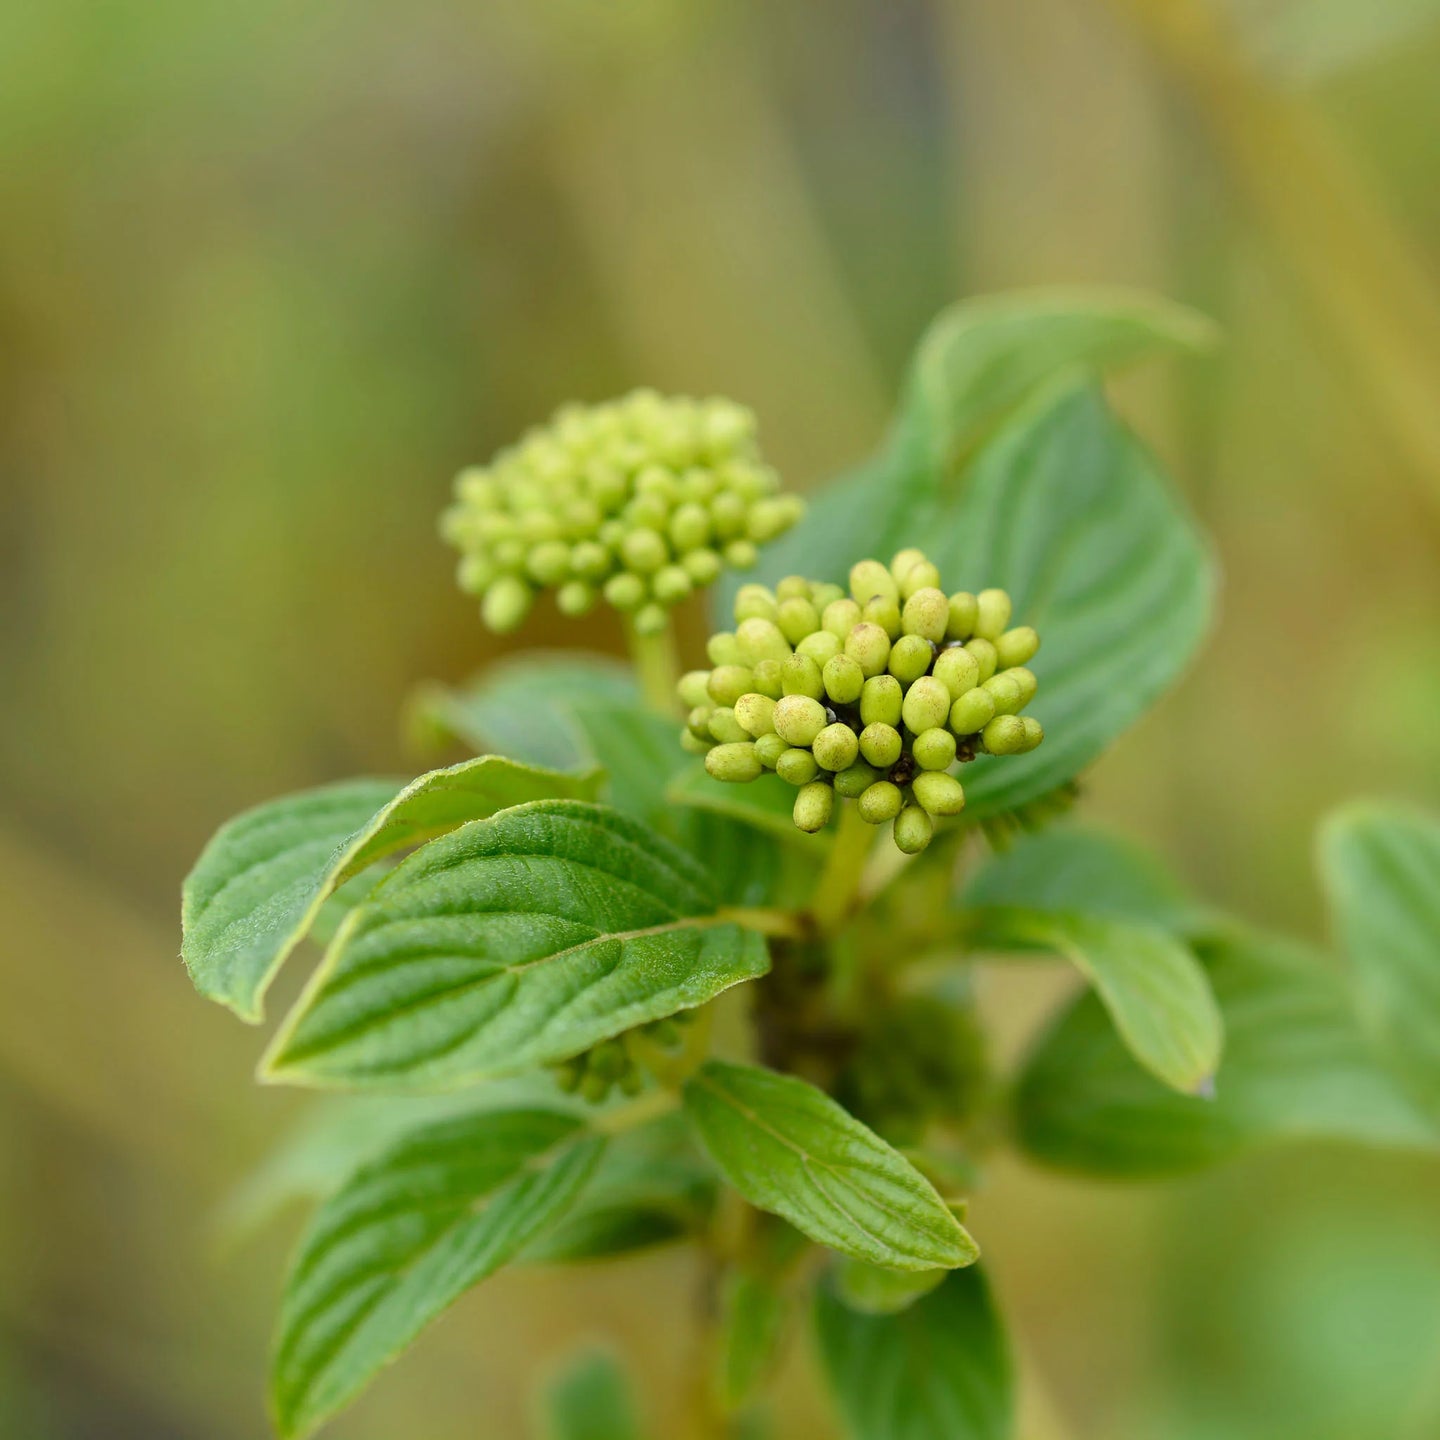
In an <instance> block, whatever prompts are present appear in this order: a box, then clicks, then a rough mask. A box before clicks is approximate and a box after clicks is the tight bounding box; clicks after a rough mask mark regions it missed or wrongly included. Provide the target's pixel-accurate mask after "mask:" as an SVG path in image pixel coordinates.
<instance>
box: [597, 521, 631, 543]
mask: <svg viewBox="0 0 1440 1440" xmlns="http://www.w3.org/2000/svg"><path fill="white" fill-rule="evenodd" d="M596 533H597V534H598V536H599V539H600V543H601V544H602V545H604V546H605V547H606V550H607V551H609V550H618V549H619V548H620V546H621V545H622V544H623V543H624V541H625V537H626V535H628V534H629V533H630V527H629V526H628V525H627V524H626V523H625V522H624V521H623V520H607V521H606V522H605V523H604V524H603V525H602V526H601V527H600V529H599V530H598V531H597V532H596Z"/></svg>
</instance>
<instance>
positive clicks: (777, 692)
mask: <svg viewBox="0 0 1440 1440" xmlns="http://www.w3.org/2000/svg"><path fill="white" fill-rule="evenodd" d="M754 673H755V688H756V690H758V691H759V692H760V694H762V695H768V696H769V697H770V698H771V699H772V700H778V699H779V698H780V697H781V696H782V695H783V694H784V693H785V690H784V687H783V685H782V684H781V675H782V674H783V669H782V666H781V664H780V661H778V660H761V661H760V662H759V664H757V665H756V666H755V671H754Z"/></svg>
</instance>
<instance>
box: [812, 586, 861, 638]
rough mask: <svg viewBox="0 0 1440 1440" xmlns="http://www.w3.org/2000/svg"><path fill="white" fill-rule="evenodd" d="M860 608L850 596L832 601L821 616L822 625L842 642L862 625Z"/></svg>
mask: <svg viewBox="0 0 1440 1440" xmlns="http://www.w3.org/2000/svg"><path fill="white" fill-rule="evenodd" d="M860 618H861V617H860V607H859V606H858V605H857V604H856V603H855V602H854V601H853V600H851V599H850V598H849V597H848V596H842V597H841V598H840V599H839V600H832V601H831V602H830V604H828V605H827V606H826V607H825V609H824V611H823V612H822V613H821V615H820V624H821V625H822V626H823V627H824V628H825V629H826V630H828V631H829V632H830V633H831V634H832V635H835V636H838V637H839V638H840V639H841V640H842V641H843V640H844V639H845V637H846V636H847V635H848V634H849V633H850V632H851V631H852V630H853V629H854V628H855V627H856V626H857V625H858V624H859V623H860Z"/></svg>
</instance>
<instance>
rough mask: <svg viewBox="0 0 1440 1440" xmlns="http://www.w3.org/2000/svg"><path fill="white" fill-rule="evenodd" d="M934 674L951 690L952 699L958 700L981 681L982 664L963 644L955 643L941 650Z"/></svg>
mask: <svg viewBox="0 0 1440 1440" xmlns="http://www.w3.org/2000/svg"><path fill="white" fill-rule="evenodd" d="M934 675H935V678H936V679H937V680H938V681H939V682H940V683H941V684H942V685H943V686H944V687H945V688H946V689H947V690H948V691H949V692H950V698H951V700H958V699H959V698H960V697H961V696H962V695H963V694H965V692H966V691H967V690H973V689H974V688H975V687H976V686H977V685H978V684H979V683H980V666H979V663H978V662H977V661H976V659H975V657H974V656H973V655H972V654H971V653H970V652H969V651H968V650H966V649H965V647H964V646H963V645H954V646H952V647H951V648H950V649H948V650H942V651H941V652H940V655H939V658H938V659H937V660H936V661H935V670H934Z"/></svg>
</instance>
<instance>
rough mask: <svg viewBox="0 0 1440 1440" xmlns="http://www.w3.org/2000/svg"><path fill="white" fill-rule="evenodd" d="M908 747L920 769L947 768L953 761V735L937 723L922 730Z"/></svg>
mask: <svg viewBox="0 0 1440 1440" xmlns="http://www.w3.org/2000/svg"><path fill="white" fill-rule="evenodd" d="M910 748H911V753H912V754H913V755H914V756H915V763H916V764H917V765H918V766H919V767H920V768H921V769H922V770H947V769H949V767H950V766H951V765H953V764H954V763H955V737H954V736H953V735H952V734H951V733H950V732H949V731H948V730H945V729H942V728H941V727H940V726H938V725H937V726H936V727H935V728H934V729H933V730H922V731H921V732H920V734H918V735H917V736H916V737H915V743H914V744H913V745H912V746H911V747H910ZM926 808H927V809H928V808H929V807H928V806H927V807H926Z"/></svg>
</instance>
